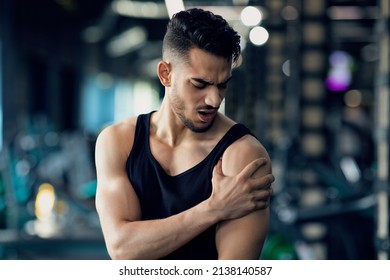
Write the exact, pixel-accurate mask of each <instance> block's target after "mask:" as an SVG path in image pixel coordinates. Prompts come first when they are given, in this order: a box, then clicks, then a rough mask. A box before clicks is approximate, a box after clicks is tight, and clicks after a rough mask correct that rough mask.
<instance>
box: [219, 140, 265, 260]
mask: <svg viewBox="0 0 390 280" xmlns="http://www.w3.org/2000/svg"><path fill="white" fill-rule="evenodd" d="M259 157H264V158H267V160H268V163H267V164H266V165H265V166H263V167H261V168H260V169H259V170H257V171H256V173H255V174H254V177H260V176H264V175H266V174H269V173H271V172H272V170H271V162H270V159H269V156H268V153H267V151H266V150H265V148H264V147H263V146H262V145H261V144H260V143H259V142H258V141H257V140H256V139H255V138H253V137H252V136H247V137H245V138H244V139H242V140H240V141H238V142H237V143H235V144H233V145H232V146H231V147H230V148H229V149H227V150H226V152H225V154H224V155H223V159H222V162H223V166H222V168H223V173H224V174H225V175H227V176H235V175H236V174H238V173H240V171H241V170H243V168H244V167H245V166H246V165H247V164H249V163H250V162H251V161H253V160H255V159H256V158H259ZM232 163H234V164H232ZM268 228H269V209H268V208H266V209H263V210H258V211H255V212H252V213H250V214H248V215H246V216H244V217H242V218H239V219H234V220H227V221H223V222H222V223H220V224H219V225H218V227H217V233H216V246H217V250H218V255H219V258H220V259H257V258H259V256H260V253H261V249H262V246H263V243H264V240H265V238H266V235H267V232H268Z"/></svg>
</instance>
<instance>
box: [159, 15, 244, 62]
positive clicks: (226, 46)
mask: <svg viewBox="0 0 390 280" xmlns="http://www.w3.org/2000/svg"><path fill="white" fill-rule="evenodd" d="M193 47H197V48H200V49H201V50H204V51H206V52H208V53H211V54H213V55H216V56H220V57H223V58H226V59H227V60H229V61H232V62H233V63H235V62H237V60H238V58H239V56H240V53H241V48H240V36H239V35H238V34H237V32H236V31H235V30H234V29H233V28H232V27H231V26H230V25H229V24H228V23H227V22H226V20H225V19H223V18H222V17H221V16H219V15H215V14H213V13H212V12H210V11H205V10H202V9H198V8H193V9H189V10H186V11H181V12H178V13H176V14H175V15H173V17H172V19H171V20H170V21H169V23H168V26H167V32H166V33H165V36H164V40H163V58H164V59H166V58H180V59H183V60H184V62H188V52H189V50H190V49H191V48H193Z"/></svg>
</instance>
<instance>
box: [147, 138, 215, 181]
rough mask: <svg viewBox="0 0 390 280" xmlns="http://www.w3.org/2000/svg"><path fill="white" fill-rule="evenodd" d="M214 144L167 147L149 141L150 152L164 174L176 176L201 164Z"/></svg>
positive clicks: (154, 141)
mask: <svg viewBox="0 0 390 280" xmlns="http://www.w3.org/2000/svg"><path fill="white" fill-rule="evenodd" d="M215 144H216V143H214V142H212V141H208V142H204V143H187V144H183V145H180V146H176V147H169V146H168V145H165V144H164V143H161V142H160V141H158V140H155V139H150V150H151V153H152V155H153V157H154V158H155V159H156V160H157V162H158V163H159V164H160V166H161V167H162V168H163V169H164V170H165V172H166V173H167V174H168V175H170V176H176V175H179V174H181V173H183V172H185V171H187V170H189V169H191V168H193V167H194V166H196V165H198V164H199V163H201V162H202V161H203V160H204V159H205V158H206V157H207V156H208V155H209V154H210V153H211V151H212V150H213V148H214V147H215Z"/></svg>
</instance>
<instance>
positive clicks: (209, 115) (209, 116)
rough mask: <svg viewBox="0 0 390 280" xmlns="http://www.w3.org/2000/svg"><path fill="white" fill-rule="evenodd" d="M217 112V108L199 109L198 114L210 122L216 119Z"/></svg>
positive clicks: (203, 119) (202, 119)
mask: <svg viewBox="0 0 390 280" xmlns="http://www.w3.org/2000/svg"><path fill="white" fill-rule="evenodd" d="M217 112H218V111H217V110H199V111H198V114H199V118H200V120H201V121H202V122H206V123H208V122H210V121H212V120H213V119H214V117H215V115H216V114H217Z"/></svg>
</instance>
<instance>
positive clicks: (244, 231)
mask: <svg viewBox="0 0 390 280" xmlns="http://www.w3.org/2000/svg"><path fill="white" fill-rule="evenodd" d="M268 227H269V209H268V208H267V209H264V210H258V211H256V212H252V213H250V214H248V215H246V216H244V217H242V218H239V219H235V220H229V221H224V222H222V223H220V224H219V225H218V227H217V234H216V246H217V250H218V258H219V259H230V260H232V259H241V260H249V259H258V258H259V257H260V253H261V250H262V247H263V243H264V240H265V238H266V236H267V232H268Z"/></svg>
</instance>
